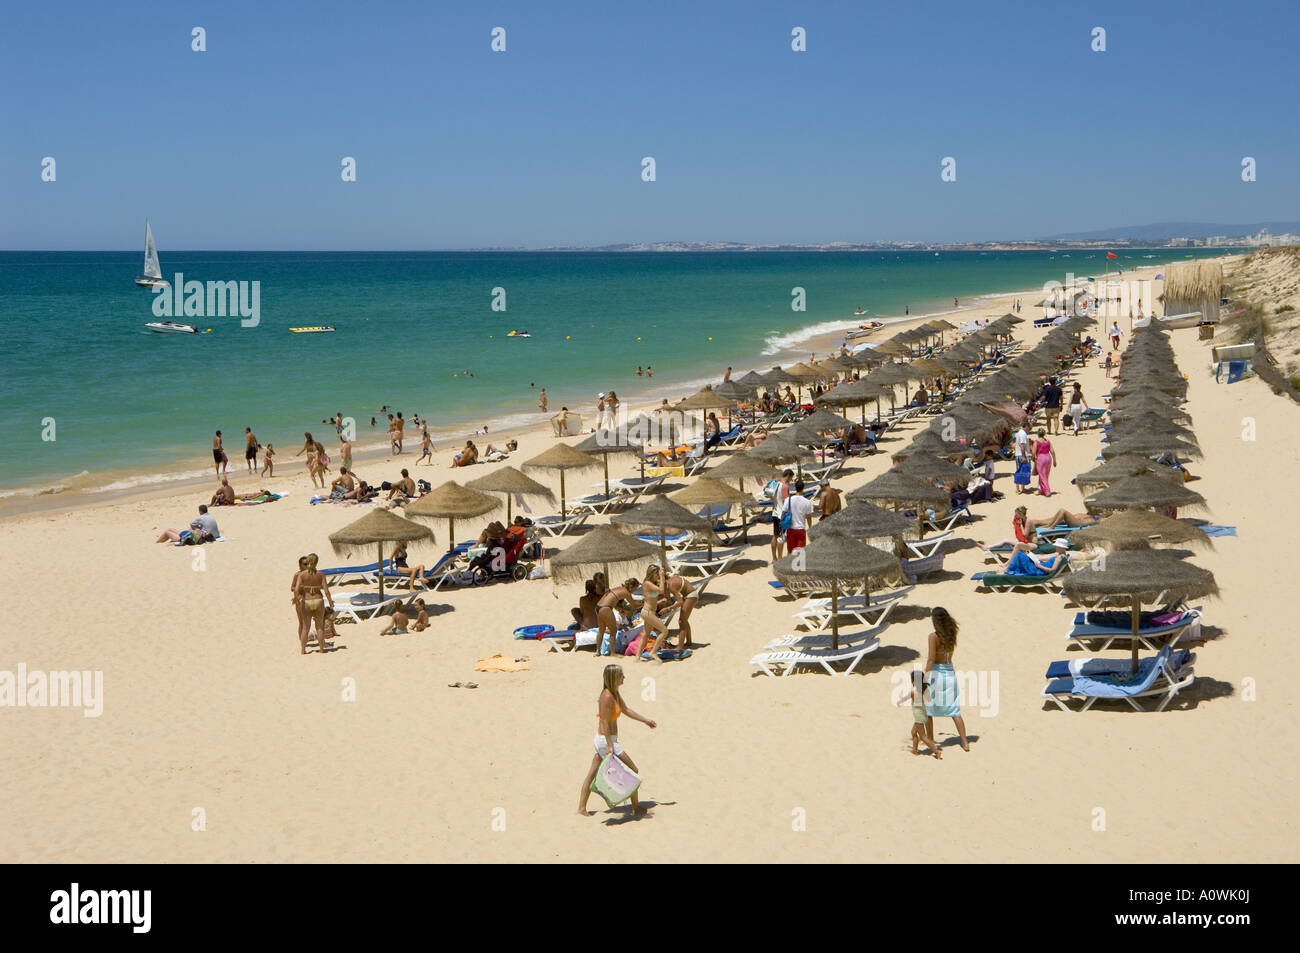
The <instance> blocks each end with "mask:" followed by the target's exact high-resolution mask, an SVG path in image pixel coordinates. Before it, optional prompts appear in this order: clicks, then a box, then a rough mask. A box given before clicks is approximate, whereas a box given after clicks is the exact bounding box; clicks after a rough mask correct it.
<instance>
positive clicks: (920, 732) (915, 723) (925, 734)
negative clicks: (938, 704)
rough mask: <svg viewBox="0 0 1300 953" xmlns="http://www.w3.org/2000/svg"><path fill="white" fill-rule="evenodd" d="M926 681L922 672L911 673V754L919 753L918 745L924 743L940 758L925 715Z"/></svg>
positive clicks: (941, 754)
mask: <svg viewBox="0 0 1300 953" xmlns="http://www.w3.org/2000/svg"><path fill="white" fill-rule="evenodd" d="M926 687H927V686H926V682H925V679H924V677H923V676H922V674H921V673H920V672H919V671H918V672H913V673H912V692H911V698H912V754H920V753H921V751H920V745H921V744H924V745H925V746H926V747H927V748H929V749H930V753H931V754H933V755H934V756H935V757H936V758H939V759H942V758H943V752H942V751H940V750H939V746H938V745H936V744H935V743H934V739H933V738H931V737H930V729H929V727H928V725H927V721H928V720H929V719H927V718H926V715H925V689H926Z"/></svg>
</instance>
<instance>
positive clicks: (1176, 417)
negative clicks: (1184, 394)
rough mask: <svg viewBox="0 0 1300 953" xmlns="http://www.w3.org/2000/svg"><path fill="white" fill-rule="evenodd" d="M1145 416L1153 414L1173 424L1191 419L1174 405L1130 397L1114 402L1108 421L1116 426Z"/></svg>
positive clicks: (1190, 416)
mask: <svg viewBox="0 0 1300 953" xmlns="http://www.w3.org/2000/svg"><path fill="white" fill-rule="evenodd" d="M1162 396H1163V395H1162ZM1147 414H1155V415H1156V416H1157V417H1159V418H1161V419H1162V420H1170V421H1174V422H1190V421H1191V419H1192V415H1191V414H1189V413H1188V412H1187V411H1185V410H1183V409H1182V408H1181V407H1179V406H1178V405H1176V404H1166V403H1164V402H1163V401H1162V400H1149V399H1146V398H1142V397H1131V398H1129V399H1128V400H1126V401H1123V402H1120V401H1119V400H1115V401H1113V402H1112V403H1111V407H1110V419H1111V420H1112V421H1114V422H1115V423H1117V424H1118V423H1123V422H1124V421H1127V420H1133V419H1134V418H1136V417H1145V416H1146V415H1147Z"/></svg>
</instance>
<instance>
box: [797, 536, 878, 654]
mask: <svg viewBox="0 0 1300 953" xmlns="http://www.w3.org/2000/svg"><path fill="white" fill-rule="evenodd" d="M772 572H773V574H774V575H775V576H776V578H777V579H780V580H781V582H782V583H786V582H787V580H791V581H793V580H797V579H805V578H808V577H810V576H811V577H814V578H818V579H829V580H830V583H831V648H832V649H838V648H839V647H840V627H839V600H840V583H841V582H848V583H855V582H859V581H860V582H862V584H863V586H864V592H865V593H866V595H867V598H868V601H869V600H870V590H871V585H872V584H873V583H875V584H876V585H895V584H897V583H899V582H901V581H902V575H903V570H902V566H901V565H900V564H899V562H898V559H897V558H896V557H894V556H891V555H890V554H889V553H886V552H884V551H883V550H880V549H877V548H876V547H874V546H868V545H866V544H865V543H860V542H858V541H857V540H856V539H852V538H850V537H848V536H845V535H843V534H841V533H821V534H819V535H818V537H817V538H816V539H815V540H813V541H812V542H810V543H809V544H808V545H807V546H805V547H803V548H801V549H796V550H795V551H794V552H793V553H791V554H790V555H788V556H785V557H783V558H781V559H778V560H777V561H776V562H775V563H773V565H772Z"/></svg>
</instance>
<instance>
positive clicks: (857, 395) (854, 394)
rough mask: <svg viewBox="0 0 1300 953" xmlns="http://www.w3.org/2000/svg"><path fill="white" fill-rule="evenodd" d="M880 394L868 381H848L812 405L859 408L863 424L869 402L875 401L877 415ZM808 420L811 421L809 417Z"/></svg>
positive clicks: (878, 389) (880, 390)
mask: <svg viewBox="0 0 1300 953" xmlns="http://www.w3.org/2000/svg"><path fill="white" fill-rule="evenodd" d="M881 393H882V389H881V388H880V387H879V386H877V385H876V384H872V383H871V382H870V381H866V380H859V381H848V382H846V383H842V384H837V385H836V386H835V387H834V388H832V389H831V390H828V391H827V392H826V393H824V394H822V395H821V396H820V397H818V398H817V399H816V400H815V401H814V403H816V404H821V405H823V406H830V407H843V408H846V409H847V408H849V407H861V408H862V422H863V423H864V424H865V423H866V422H867V409H866V408H867V404H869V403H870V402H871V401H875V402H876V407H877V414H878V412H879V407H880V396H881ZM812 416H813V417H815V416H816V414H815V413H814V414H813V415H812ZM809 419H811V417H810V418H809Z"/></svg>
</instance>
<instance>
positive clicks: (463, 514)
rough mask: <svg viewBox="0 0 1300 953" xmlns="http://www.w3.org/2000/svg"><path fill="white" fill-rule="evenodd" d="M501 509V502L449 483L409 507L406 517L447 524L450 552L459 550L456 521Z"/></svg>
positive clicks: (454, 482) (453, 482)
mask: <svg viewBox="0 0 1300 953" xmlns="http://www.w3.org/2000/svg"><path fill="white" fill-rule="evenodd" d="M499 509H501V501H500V500H498V499H497V498H496V497H495V496H488V495H487V494H486V493H480V492H479V491H478V490H471V489H470V488H469V487H465V486H461V485H460V484H459V483H457V482H456V481H455V480H448V481H447V482H446V483H444V484H443V485H442V486H440V487H438V488H437V489H435V490H434V491H433V492H431V493H426V494H424V496H422V497H420V498H419V499H418V500H416V501H415V502H414V503H412V504H410V505H409V506H407V507H406V515H407V516H415V517H420V518H422V519H445V520H447V549H448V550H449V551H450V550H452V549H455V548H456V520H458V519H459V520H466V519H474V518H475V517H477V516H483V515H485V514H487V513H491V512H492V511H493V510H499Z"/></svg>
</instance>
